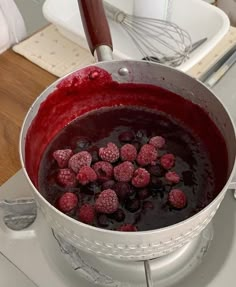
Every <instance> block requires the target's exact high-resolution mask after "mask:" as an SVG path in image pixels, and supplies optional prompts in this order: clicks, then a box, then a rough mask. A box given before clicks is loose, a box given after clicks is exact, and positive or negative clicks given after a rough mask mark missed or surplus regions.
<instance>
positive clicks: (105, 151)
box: [99, 142, 120, 163]
mask: <svg viewBox="0 0 236 287" xmlns="http://www.w3.org/2000/svg"><path fill="white" fill-rule="evenodd" d="M99 156H100V158H101V159H102V160H104V161H107V162H111V163H113V162H115V161H117V160H118V158H119V157H120V151H119V148H118V147H117V146H116V145H115V144H114V143H111V142H110V143H108V144H107V146H106V147H101V148H100V149H99Z"/></svg>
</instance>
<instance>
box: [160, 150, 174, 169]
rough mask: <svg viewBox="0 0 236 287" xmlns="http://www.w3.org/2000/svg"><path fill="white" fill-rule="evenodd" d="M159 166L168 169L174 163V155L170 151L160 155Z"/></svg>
mask: <svg viewBox="0 0 236 287" xmlns="http://www.w3.org/2000/svg"><path fill="white" fill-rule="evenodd" d="M160 161H161V166H162V167H164V168H165V169H170V168H172V167H173V166H174V164H175V156H174V155H173V154H172V153H166V154H164V155H163V156H162V157H161V160H160Z"/></svg>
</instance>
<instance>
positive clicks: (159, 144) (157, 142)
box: [149, 136, 166, 149]
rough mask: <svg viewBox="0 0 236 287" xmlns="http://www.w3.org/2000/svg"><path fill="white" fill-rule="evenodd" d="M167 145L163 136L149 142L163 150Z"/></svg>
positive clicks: (153, 138)
mask: <svg viewBox="0 0 236 287" xmlns="http://www.w3.org/2000/svg"><path fill="white" fill-rule="evenodd" d="M165 143H166V141H165V139H164V138H163V137H161V136H155V137H152V138H150V140H149V144H151V145H153V146H154V147H155V148H159V149H161V148H163V147H164V145H165Z"/></svg>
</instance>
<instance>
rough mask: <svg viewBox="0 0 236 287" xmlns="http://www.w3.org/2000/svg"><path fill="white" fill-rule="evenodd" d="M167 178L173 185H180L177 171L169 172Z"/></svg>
mask: <svg viewBox="0 0 236 287" xmlns="http://www.w3.org/2000/svg"><path fill="white" fill-rule="evenodd" d="M165 178H166V180H167V181H169V182H171V183H178V182H179V181H180V176H179V175H178V174H177V173H176V172H175V171H168V172H167V173H166V174H165Z"/></svg>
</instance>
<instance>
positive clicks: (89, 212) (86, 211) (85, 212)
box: [78, 204, 95, 224]
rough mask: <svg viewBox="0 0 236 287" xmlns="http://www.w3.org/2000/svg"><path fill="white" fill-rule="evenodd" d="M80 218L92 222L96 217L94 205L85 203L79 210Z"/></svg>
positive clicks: (84, 221)
mask: <svg viewBox="0 0 236 287" xmlns="http://www.w3.org/2000/svg"><path fill="white" fill-rule="evenodd" d="M78 219H79V220H80V221H82V222H83V223H87V224H92V223H93V222H94V219H95V209H94V206H92V205H90V204H84V205H82V206H81V207H80V209H79V211H78Z"/></svg>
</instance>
